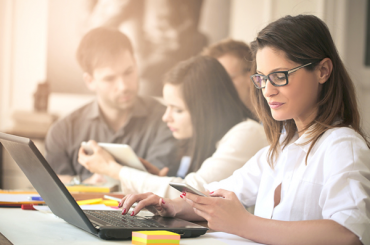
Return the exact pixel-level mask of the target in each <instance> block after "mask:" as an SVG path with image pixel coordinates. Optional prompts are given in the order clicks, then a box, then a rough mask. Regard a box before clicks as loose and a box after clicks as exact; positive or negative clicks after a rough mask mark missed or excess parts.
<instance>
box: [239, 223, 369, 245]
mask: <svg viewBox="0 0 370 245" xmlns="http://www.w3.org/2000/svg"><path fill="white" fill-rule="evenodd" d="M252 217H253V218H250V219H248V220H247V221H246V226H245V227H241V228H240V230H238V232H237V235H239V236H242V237H245V238H248V239H250V240H253V241H256V242H260V243H264V244H325V245H328V244H335V245H339V244H362V243H361V242H360V240H359V238H358V237H357V236H356V235H355V234H354V233H353V232H351V231H350V230H348V229H347V228H345V227H343V226H342V225H340V224H338V223H337V222H335V221H333V220H310V221H278V220H269V219H264V218H260V217H257V216H252Z"/></svg>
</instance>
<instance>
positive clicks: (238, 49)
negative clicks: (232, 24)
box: [201, 39, 255, 113]
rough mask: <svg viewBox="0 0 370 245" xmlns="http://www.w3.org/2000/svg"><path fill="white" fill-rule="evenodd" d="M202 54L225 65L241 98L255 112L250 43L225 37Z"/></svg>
mask: <svg viewBox="0 0 370 245" xmlns="http://www.w3.org/2000/svg"><path fill="white" fill-rule="evenodd" d="M201 54H202V55H207V56H211V57H213V58H216V59H217V60H218V61H219V62H220V63H221V64H222V65H223V67H225V69H226V71H227V73H228V74H229V76H230V77H231V80H232V81H233V83H234V86H235V88H236V90H237V91H238V94H239V97H240V99H241V100H242V101H243V103H244V105H245V106H246V107H248V109H249V110H250V111H252V112H254V113H255V110H254V107H253V105H252V100H251V96H250V91H251V87H252V86H253V85H252V84H251V80H250V76H251V75H252V74H253V72H254V66H253V61H252V51H251V49H250V48H249V46H248V44H246V43H245V42H242V41H236V40H232V39H225V40H222V41H220V42H218V43H215V44H213V45H210V46H208V47H206V48H205V49H204V50H203V51H202V53H201Z"/></svg>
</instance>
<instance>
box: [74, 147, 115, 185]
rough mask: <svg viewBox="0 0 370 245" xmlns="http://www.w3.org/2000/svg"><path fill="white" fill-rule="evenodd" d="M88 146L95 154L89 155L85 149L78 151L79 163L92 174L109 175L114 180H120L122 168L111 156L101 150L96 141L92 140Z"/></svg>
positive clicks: (81, 148)
mask: <svg viewBox="0 0 370 245" xmlns="http://www.w3.org/2000/svg"><path fill="white" fill-rule="evenodd" d="M88 145H89V146H90V147H91V148H92V150H93V151H94V153H93V154H92V155H87V154H86V152H85V150H84V149H83V147H80V150H79V151H78V162H79V163H80V164H81V165H82V166H84V167H85V168H86V169H88V170H89V171H90V172H92V173H97V174H102V175H108V176H110V177H112V178H114V179H119V172H120V170H121V168H122V166H121V165H120V164H118V163H117V162H116V161H115V160H114V158H113V157H112V155H111V154H109V153H108V152H107V151H106V150H104V149H103V148H101V147H100V146H99V145H98V144H97V143H96V142H95V141H94V140H90V141H89V142H88Z"/></svg>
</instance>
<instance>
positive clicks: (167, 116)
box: [162, 107, 171, 122]
mask: <svg viewBox="0 0 370 245" xmlns="http://www.w3.org/2000/svg"><path fill="white" fill-rule="evenodd" d="M170 114H171V113H170V108H168V107H167V109H166V111H165V112H164V114H163V116H162V121H163V122H168V121H170V120H171V115H170Z"/></svg>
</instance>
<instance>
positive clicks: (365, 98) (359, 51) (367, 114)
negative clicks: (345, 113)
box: [345, 0, 370, 135]
mask: <svg viewBox="0 0 370 245" xmlns="http://www.w3.org/2000/svg"><path fill="white" fill-rule="evenodd" d="M366 11H367V1H366V0H357V1H351V4H349V5H348V17H349V18H348V23H347V26H348V31H347V33H346V37H347V39H346V43H347V45H346V47H347V49H346V59H345V64H346V66H347V67H348V72H349V74H350V75H351V77H352V79H353V81H354V83H355V84H356V88H357V95H358V98H359V100H358V101H359V105H360V109H361V110H360V111H361V116H362V123H363V127H364V129H365V130H366V132H367V134H368V135H370V67H366V66H365V52H366V49H365V45H366V21H367V19H366Z"/></svg>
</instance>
